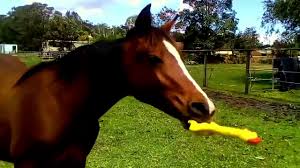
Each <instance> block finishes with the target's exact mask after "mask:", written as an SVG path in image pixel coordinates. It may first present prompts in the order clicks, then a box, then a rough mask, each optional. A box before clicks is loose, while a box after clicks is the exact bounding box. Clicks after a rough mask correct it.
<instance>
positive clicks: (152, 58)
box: [149, 55, 163, 65]
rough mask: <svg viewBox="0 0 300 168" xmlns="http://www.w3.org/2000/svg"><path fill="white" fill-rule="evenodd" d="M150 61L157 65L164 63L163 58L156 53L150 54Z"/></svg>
mask: <svg viewBox="0 0 300 168" xmlns="http://www.w3.org/2000/svg"><path fill="white" fill-rule="evenodd" d="M149 62H150V64H151V65H157V64H160V63H162V62H163V61H162V59H161V58H159V57H158V56H156V55H149Z"/></svg>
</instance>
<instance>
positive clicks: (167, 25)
mask: <svg viewBox="0 0 300 168" xmlns="http://www.w3.org/2000/svg"><path fill="white" fill-rule="evenodd" d="M178 17H179V15H178V14H176V16H175V17H174V18H173V19H172V20H170V21H168V22H167V23H165V24H164V25H162V26H161V29H162V30H164V31H166V32H170V31H171V29H172V27H173V26H174V25H175V23H176V20H177V19H178Z"/></svg>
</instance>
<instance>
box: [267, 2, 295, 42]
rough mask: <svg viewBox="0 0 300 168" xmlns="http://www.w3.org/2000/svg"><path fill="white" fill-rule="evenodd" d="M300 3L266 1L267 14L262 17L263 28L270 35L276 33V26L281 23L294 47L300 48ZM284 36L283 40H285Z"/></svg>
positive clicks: (285, 34)
mask: <svg viewBox="0 0 300 168" xmlns="http://www.w3.org/2000/svg"><path fill="white" fill-rule="evenodd" d="M299 6H300V1H299V0H265V1H264V8H265V12H264V14H263V17H262V26H263V27H266V28H267V30H268V33H272V32H274V31H275V25H276V24H277V23H280V24H282V25H283V26H284V28H285V29H286V31H285V32H284V33H283V34H284V36H287V35H288V36H289V38H290V40H292V41H293V44H294V46H300V15H299V13H300V8H299ZM284 36H283V38H285V37H284Z"/></svg>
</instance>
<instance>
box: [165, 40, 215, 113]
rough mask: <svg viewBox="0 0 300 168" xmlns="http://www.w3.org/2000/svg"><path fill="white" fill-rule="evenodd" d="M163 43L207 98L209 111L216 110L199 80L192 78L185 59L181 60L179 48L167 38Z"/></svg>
mask: <svg viewBox="0 0 300 168" xmlns="http://www.w3.org/2000/svg"><path fill="white" fill-rule="evenodd" d="M163 43H164V45H165V47H166V48H167V50H168V51H169V52H170V54H172V55H173V56H174V57H175V58H176V61H177V63H178V65H179V67H180V68H181V70H182V71H183V74H185V76H186V77H187V78H188V79H189V80H190V81H191V82H192V84H193V85H194V86H195V87H196V89H197V90H198V91H199V92H200V93H201V94H202V95H203V96H204V97H205V98H206V101H207V103H208V108H209V113H212V112H213V111H215V105H214V103H213V102H212V101H211V100H210V99H209V98H208V97H207V95H206V93H205V92H203V90H202V89H201V88H200V86H199V85H198V84H197V82H196V81H195V80H194V79H193V78H192V76H191V75H190V73H189V72H188V70H187V69H186V67H185V65H184V64H183V61H182V60H181V57H180V55H179V53H178V51H177V49H176V48H175V47H174V46H173V45H172V44H171V43H170V42H168V41H167V40H163Z"/></svg>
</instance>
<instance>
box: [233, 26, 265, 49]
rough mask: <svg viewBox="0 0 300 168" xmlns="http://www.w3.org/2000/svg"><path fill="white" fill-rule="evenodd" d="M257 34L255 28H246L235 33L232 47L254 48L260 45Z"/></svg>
mask: <svg viewBox="0 0 300 168" xmlns="http://www.w3.org/2000/svg"><path fill="white" fill-rule="evenodd" d="M258 37H259V35H258V34H257V32H256V30H255V28H253V27H251V28H246V29H245V31H244V32H240V33H238V34H237V35H236V37H235V40H234V48H237V49H254V48H258V47H260V46H261V44H260V43H259V40H258Z"/></svg>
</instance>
